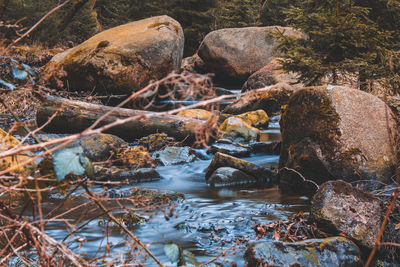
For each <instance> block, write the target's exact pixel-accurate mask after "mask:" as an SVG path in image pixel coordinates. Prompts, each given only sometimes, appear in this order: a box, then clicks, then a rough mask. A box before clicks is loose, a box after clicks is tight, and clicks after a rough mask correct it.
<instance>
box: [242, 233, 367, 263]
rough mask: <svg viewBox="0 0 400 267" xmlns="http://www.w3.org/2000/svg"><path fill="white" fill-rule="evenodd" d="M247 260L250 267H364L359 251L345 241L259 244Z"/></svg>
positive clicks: (249, 251)
mask: <svg viewBox="0 0 400 267" xmlns="http://www.w3.org/2000/svg"><path fill="white" fill-rule="evenodd" d="M245 259H246V263H247V264H248V266H265V265H267V266H304V267H305V266H315V267H317V266H343V267H344V266H363V262H362V260H361V253H360V250H359V248H358V247H357V246H356V245H355V244H354V243H353V242H352V241H350V240H348V239H346V238H344V237H331V238H326V239H310V240H306V241H302V242H295V243H287V242H281V241H267V242H265V241H259V242H256V243H253V244H251V245H249V246H248V248H247V250H246V253H245Z"/></svg>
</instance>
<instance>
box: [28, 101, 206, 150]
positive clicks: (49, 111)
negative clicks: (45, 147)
mask: <svg viewBox="0 0 400 267" xmlns="http://www.w3.org/2000/svg"><path fill="white" fill-rule="evenodd" d="M111 109H112V107H108V106H103V105H96V104H90V103H85V102H81V101H74V100H68V99H64V98H60V97H52V96H49V97H47V99H46V101H45V103H44V105H43V106H42V107H40V108H39V109H38V111H37V115H36V119H37V124H38V126H41V125H43V124H44V123H46V122H47V121H48V120H49V119H50V117H51V116H52V115H53V114H54V113H55V112H57V111H59V112H58V114H57V115H56V116H55V118H54V119H53V120H52V121H51V122H50V123H49V124H48V125H47V126H46V127H45V128H44V129H43V130H44V131H46V132H51V133H79V132H82V131H83V130H85V129H86V128H88V127H89V126H91V125H92V124H93V123H94V122H95V121H96V120H97V119H98V118H100V117H101V116H102V115H104V114H105V113H106V112H108V111H109V110H111ZM140 115H142V116H143V118H140V119H137V120H134V121H129V122H127V123H125V124H122V125H118V126H115V127H113V128H111V129H109V130H107V131H105V132H106V133H110V134H114V135H116V136H119V137H121V138H122V139H124V140H125V141H128V142H131V141H134V140H136V139H138V138H141V137H144V136H147V135H149V134H154V133H166V134H167V135H168V136H171V137H174V138H175V139H176V140H177V141H184V142H185V143H186V144H191V143H193V142H194V141H196V137H198V136H196V133H198V132H200V129H202V128H203V127H206V121H204V120H198V119H191V118H185V117H180V116H175V115H165V114H161V113H157V112H150V111H141V110H131V109H124V108H117V109H116V110H115V111H114V112H112V113H111V114H110V115H109V116H107V117H106V118H105V119H104V120H103V121H102V122H101V123H100V124H99V125H98V127H101V126H103V125H106V124H109V123H112V122H114V121H116V120H118V119H125V118H128V117H133V116H140ZM146 115H152V116H149V117H147V118H146ZM209 130H210V131H213V130H214V129H213V128H212V127H211V129H209Z"/></svg>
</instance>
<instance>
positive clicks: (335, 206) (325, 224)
mask: <svg viewBox="0 0 400 267" xmlns="http://www.w3.org/2000/svg"><path fill="white" fill-rule="evenodd" d="M384 213H385V211H384V210H383V208H382V203H381V201H380V200H379V199H377V198H375V197H374V196H373V195H371V194H369V193H367V192H364V191H361V190H359V189H357V188H355V187H353V186H351V185H350V184H349V183H346V182H344V181H329V182H327V183H325V184H323V185H322V186H321V188H320V189H319V191H318V192H317V193H316V194H315V196H314V198H313V201H312V207H311V217H312V218H313V220H315V221H316V222H317V223H318V225H319V226H320V227H322V228H324V229H325V230H327V231H329V232H331V233H335V234H338V233H344V234H346V236H349V237H351V238H352V239H353V240H354V241H355V242H357V243H358V244H359V245H361V246H363V247H367V248H370V249H371V248H372V247H373V246H374V244H375V240H376V237H377V235H378V233H379V228H380V226H381V224H382V221H383V215H384Z"/></svg>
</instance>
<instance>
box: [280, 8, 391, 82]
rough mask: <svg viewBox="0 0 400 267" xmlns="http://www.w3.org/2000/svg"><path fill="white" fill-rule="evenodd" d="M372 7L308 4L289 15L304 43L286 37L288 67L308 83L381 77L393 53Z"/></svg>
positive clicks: (285, 48)
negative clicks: (347, 77) (347, 76)
mask: <svg viewBox="0 0 400 267" xmlns="http://www.w3.org/2000/svg"><path fill="white" fill-rule="evenodd" d="M369 15H370V9H369V8H368V7H364V6H359V5H356V3H355V2H354V1H353V0H325V1H318V0H306V1H301V2H300V3H299V4H298V5H297V6H296V7H294V6H292V7H291V8H290V9H289V11H288V13H287V20H290V22H291V25H292V26H293V27H295V28H298V29H300V30H301V31H303V32H304V33H305V34H306V37H305V38H303V39H295V38H289V37H284V36H283V35H282V36H281V43H280V48H281V50H282V51H283V52H284V54H285V56H284V57H285V60H284V61H283V68H284V69H285V70H288V71H295V72H298V73H299V74H300V80H301V81H302V82H305V83H306V84H309V85H316V84H319V83H320V82H321V80H322V78H324V77H325V78H326V77H329V79H330V82H332V83H336V82H337V78H338V75H345V74H356V75H358V77H359V78H360V81H361V82H365V81H366V80H367V79H375V78H378V77H379V76H380V75H382V73H383V70H382V68H383V67H385V64H384V62H385V60H387V56H388V53H389V52H390V51H389V49H390V41H389V39H390V38H389V37H390V33H389V32H388V31H387V30H385V29H382V28H380V27H379V24H378V23H377V22H375V21H373V20H372V19H371V18H370V16H369Z"/></svg>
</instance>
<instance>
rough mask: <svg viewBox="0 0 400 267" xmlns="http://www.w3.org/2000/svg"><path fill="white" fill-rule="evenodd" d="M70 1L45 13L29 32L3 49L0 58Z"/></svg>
mask: <svg viewBox="0 0 400 267" xmlns="http://www.w3.org/2000/svg"><path fill="white" fill-rule="evenodd" d="M69 1H70V0H66V1H65V2H63V3H62V4H60V5H58V6H56V7H55V8H53V9H52V10H50V11H49V12H47V14H46V15H44V16H43V17H42V18H41V19H40V20H39V21H38V22H36V23H35V25H33V26H32V27H31V28H30V29H29V30H27V31H26V32H25V33H24V34H22V35H21V36H20V37H18V38H17V39H15V40H13V41H12V42H11V43H10V44H9V45H8V46H7V47H6V48H4V49H3V51H1V52H0V57H2V56H4V55H5V53H6V52H7V51H8V50H9V49H10V48H11V47H13V46H14V45H15V44H16V43H18V42H19V41H21V40H22V39H24V38H25V37H26V36H28V35H29V34H30V33H31V32H32V31H33V30H35V29H36V28H37V27H38V26H39V25H40V24H41V23H42V22H43V21H44V20H46V19H47V18H48V17H49V16H50V15H52V14H53V13H55V12H56V11H57V10H59V9H60V8H62V7H63V6H65V5H66V4H67V3H68V2H69Z"/></svg>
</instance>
